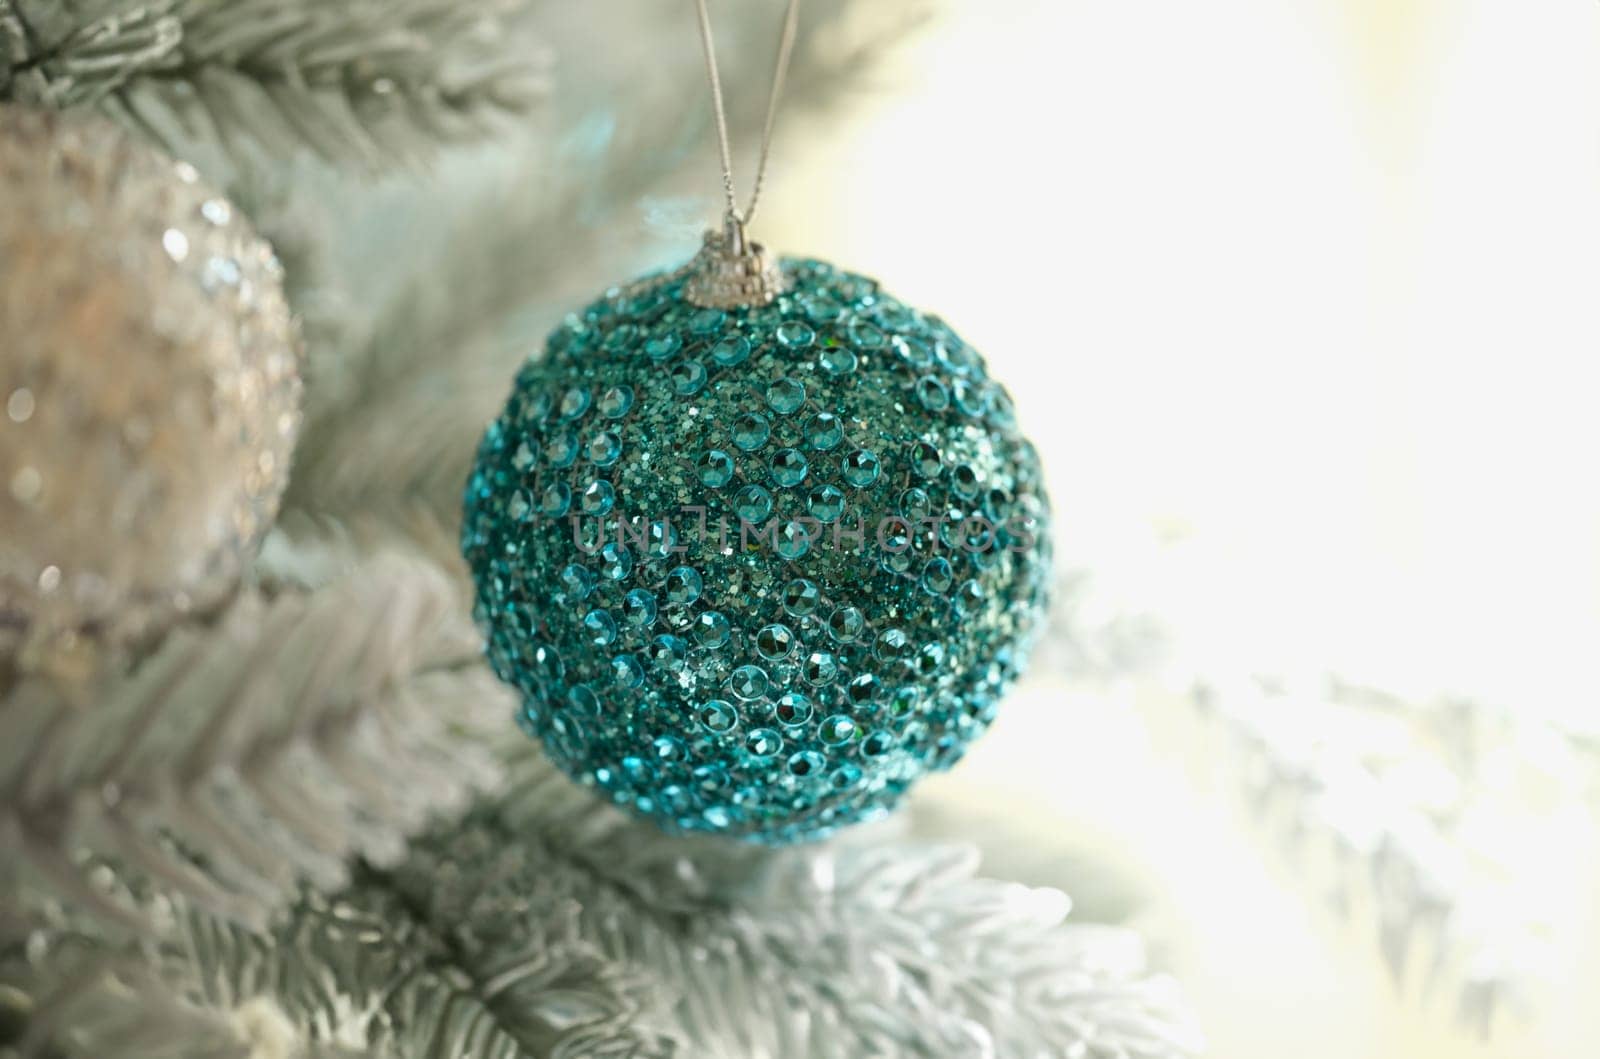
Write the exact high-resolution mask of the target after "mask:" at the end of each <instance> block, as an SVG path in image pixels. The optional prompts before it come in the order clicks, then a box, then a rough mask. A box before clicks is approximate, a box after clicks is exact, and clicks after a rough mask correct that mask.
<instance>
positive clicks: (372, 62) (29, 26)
mask: <svg viewBox="0 0 1600 1059" xmlns="http://www.w3.org/2000/svg"><path fill="white" fill-rule="evenodd" d="M515 6H516V5H515V4H513V3H510V2H508V0H479V2H474V3H463V2H458V0H396V2H382V0H232V2H229V3H213V2H207V0H148V2H143V3H132V2H121V3H105V2H101V3H90V4H84V3H76V4H64V5H63V4H47V3H40V2H37V0H0V42H4V41H5V39H6V38H9V40H10V48H9V53H10V60H9V61H8V62H7V63H6V65H5V66H4V67H0V98H5V97H9V98H13V99H17V100H21V101H24V102H36V103H43V104H46V105H51V106H71V105H76V104H84V103H90V104H99V105H101V106H103V107H105V108H107V109H108V110H110V111H111V112H112V113H114V114H115V115H116V116H118V117H120V118H121V119H123V120H124V121H126V122H128V123H130V124H133V125H136V126H139V127H141V128H143V129H144V130H145V131H146V132H148V133H149V134H151V135H153V136H155V137H156V138H157V139H158V140H160V141H162V142H164V143H167V144H168V145H169V146H171V145H174V144H175V143H179V142H184V141H200V142H206V141H215V142H220V143H222V144H224V145H226V146H227V147H229V148H230V149H231V150H232V151H233V152H235V153H238V154H244V153H247V152H249V151H251V150H257V151H259V152H261V153H262V154H263V155H264V156H265V157H267V158H273V157H277V156H280V155H281V154H282V153H283V152H284V151H285V150H287V149H292V148H294V147H296V146H302V145H303V146H309V147H310V148H312V149H313V150H314V151H316V152H317V153H319V154H321V155H322V156H324V157H325V158H328V159H330V160H334V161H340V162H354V163H356V164H358V165H362V166H366V167H368V168H377V167H380V166H383V165H387V164H391V163H393V162H396V161H405V160H409V159H412V158H416V157H418V156H419V155H420V154H421V153H423V151H424V150H425V148H426V145H428V144H430V143H439V142H450V141H455V140H461V139H465V138H474V137H479V136H482V135H483V134H485V133H486V132H488V131H490V130H491V129H493V128H495V127H496V126H495V125H494V123H493V120H492V119H493V118H494V117H496V116H498V115H504V114H512V113H518V112H521V111H523V110H525V109H527V108H528V107H529V106H530V105H531V104H532V103H533V102H534V101H535V100H536V99H537V98H539V96H540V95H541V94H542V92H543V89H544V87H545V75H544V66H545V54H544V52H542V51H541V50H540V49H537V48H532V47H530V46H529V45H528V44H527V42H526V41H522V40H519V39H518V38H517V37H516V36H515V35H510V34H507V33H506V32H505V31H504V26H505V23H506V20H507V19H508V17H509V16H510V15H511V14H513V13H514V8H515ZM4 51H6V49H3V48H0V52H4Z"/></svg>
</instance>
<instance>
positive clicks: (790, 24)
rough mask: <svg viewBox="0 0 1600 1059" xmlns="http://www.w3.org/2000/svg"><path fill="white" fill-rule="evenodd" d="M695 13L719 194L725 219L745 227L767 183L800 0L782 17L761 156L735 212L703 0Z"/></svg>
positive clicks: (723, 117) (719, 89) (719, 87)
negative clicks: (713, 125) (746, 200)
mask: <svg viewBox="0 0 1600 1059" xmlns="http://www.w3.org/2000/svg"><path fill="white" fill-rule="evenodd" d="M695 10H696V12H697V13H698V14H699V16H700V44H701V47H703V48H704V49H705V54H706V79H707V80H709V81H710V82H711V110H712V113H713V114H714V115H715V116H716V122H717V148H718V150H719V152H720V154H721V159H722V193H723V196H724V198H725V199H726V203H727V205H726V212H727V216H728V217H729V218H730V219H732V220H735V221H738V222H739V223H740V224H746V223H748V222H749V221H750V219H751V218H752V217H754V216H755V212H756V204H757V203H758V202H760V201H761V188H762V186H763V185H764V184H765V183H766V179H767V158H768V157H769V156H770V155H771V153H772V128H773V125H774V124H776V122H777V117H778V99H779V97H780V96H781V95H782V94H783V80H784V77H785V76H786V75H787V74H788V71H789V58H790V56H791V55H792V54H793V53H794V39H795V34H796V30H797V29H798V27H799V25H800V0H789V6H788V9H787V10H786V11H785V12H784V15H783V32H782V34H781V35H780V36H779V38H778V58H777V62H776V64H775V66H774V69H773V72H772V89H771V91H770V92H769V93H768V94H767V120H766V125H765V126H764V127H763V128H762V130H761V154H760V157H759V158H758V159H757V161H756V180H755V184H754V186H753V189H752V190H751V192H750V205H749V206H747V207H745V210H744V212H743V213H741V212H739V201H738V195H737V193H736V192H735V191H734V184H733V153H732V151H731V150H730V148H729V146H728V115H727V112H726V110H725V108H724V107H723V102H722V78H721V77H720V76H718V74H717V46H716V42H715V41H714V40H713V39H712V36H711V15H710V13H709V12H708V11H707V10H706V0H695Z"/></svg>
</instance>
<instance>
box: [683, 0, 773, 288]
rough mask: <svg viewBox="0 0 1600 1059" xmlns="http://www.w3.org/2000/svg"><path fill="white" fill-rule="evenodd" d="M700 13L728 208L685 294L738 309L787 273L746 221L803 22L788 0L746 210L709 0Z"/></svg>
mask: <svg viewBox="0 0 1600 1059" xmlns="http://www.w3.org/2000/svg"><path fill="white" fill-rule="evenodd" d="M695 10H696V12H697V14H698V15H699V19H700V44H701V46H702V47H703V48H704V50H705V57H706V79H707V80H708V81H709V82H710V84H711V110H712V113H713V115H714V116H715V117H716V126H717V148H718V152H719V155H720V158H721V162H722V191H723V195H724V199H725V203H726V205H725V208H724V210H723V216H722V229H721V231H717V230H715V229H713V230H710V231H708V232H706V236H705V242H704V244H703V245H702V246H701V248H700V252H699V253H698V254H696V255H695V259H694V260H693V261H692V262H690V274H689V279H688V281H687V282H686V283H685V284H684V297H685V298H686V299H688V301H689V302H690V303H691V304H694V305H699V306H703V307H706V308H714V309H737V308H745V307H748V306H752V305H766V304H767V303H768V302H770V301H772V299H774V298H776V297H777V296H778V294H779V293H781V292H782V290H783V288H784V280H783V273H782V272H781V271H780V270H779V269H778V267H777V264H776V263H775V262H773V261H771V260H769V259H768V257H767V253H766V248H765V247H763V246H762V245H761V244H760V243H756V242H752V241H750V239H748V238H747V237H746V235H745V226H746V225H747V224H749V222H750V219H751V218H752V217H754V216H755V212H756V205H757V203H759V202H760V201H761V189H762V187H763V185H764V184H765V183H766V178H767V159H768V158H769V157H770V155H771V152H772V129H773V125H774V124H775V123H776V120H777V115H778V100H779V98H780V96H781V95H782V94H783V80H784V77H785V75H786V74H787V73H788V70H789V58H790V56H791V55H792V54H793V52H794V40H795V33H796V29H797V28H798V26H799V23H800V0H789V6H788V9H787V10H786V11H785V12H784V17H783V32H782V34H781V35H780V36H779V38H778V58H777V62H776V64H775V66H774V69H773V74H772V88H771V90H770V92H769V93H768V95H767V119H766V123H765V125H764V127H763V128H762V131H761V154H760V157H759V158H758V159H757V161H756V179H755V184H754V185H753V187H752V190H751V192H750V204H749V206H747V207H746V208H745V209H744V211H743V212H742V213H741V212H740V210H739V203H738V196H737V194H736V192H735V190H734V181H733V152H732V150H731V149H730V147H729V145H728V118H727V112H726V110H725V108H724V106H723V99H722V79H721V77H720V76H719V75H718V73H717V49H716V43H715V42H714V40H713V39H712V34H711V15H710V13H709V12H708V11H707V10H706V0H695Z"/></svg>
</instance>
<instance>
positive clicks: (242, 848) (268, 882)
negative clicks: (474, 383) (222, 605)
mask: <svg viewBox="0 0 1600 1059" xmlns="http://www.w3.org/2000/svg"><path fill="white" fill-rule="evenodd" d="M269 556H272V557H269V558H268V559H267V560H266V561H265V562H264V566H265V567H266V568H267V571H268V572H267V576H265V577H264V578H263V580H262V582H261V583H260V584H258V585H256V586H254V587H252V588H249V589H247V590H245V591H243V592H241V593H240V595H239V596H238V597H237V599H236V600H234V601H233V603H232V604H231V605H230V606H229V607H228V608H227V609H226V610H225V611H223V612H222V613H221V614H220V615H218V616H217V617H216V618H215V620H213V621H211V622H209V623H206V624H200V625H195V626H191V627H180V628H179V629H177V630H175V631H174V632H173V633H172V634H170V635H169V636H168V637H167V638H166V640H165V641H164V642H163V643H162V644H161V645H160V647H159V648H158V649H156V650H155V651H154V653H152V654H151V655H150V656H149V657H147V658H145V659H143V660H142V661H141V662H139V663H138V664H137V665H136V666H135V667H134V668H133V669H132V671H131V672H128V673H126V674H118V675H113V676H111V677H109V678H107V679H106V680H105V681H104V682H103V683H102V684H101V685H100V686H99V687H96V688H94V689H91V691H90V692H89V693H88V694H87V695H86V696H84V701H83V702H82V703H81V704H74V703H72V702H69V701H66V700H64V699H63V698H62V697H61V696H60V695H59V694H58V693H57V692H56V689H55V688H54V687H53V686H51V685H49V684H47V683H44V682H24V683H22V684H20V685H18V686H17V687H16V688H14V689H13V691H12V692H11V694H10V695H9V696H8V697H7V699H6V700H5V701H4V702H3V703H0V791H3V792H4V797H3V799H0V802H3V806H4V808H3V809H0V861H3V862H4V863H5V865H6V869H5V871H4V881H5V883H6V891H7V893H6V897H7V899H6V901H5V902H4V908H5V910H6V913H7V915H6V918H7V919H8V920H12V919H21V920H22V921H23V922H24V924H25V923H26V922H27V921H29V920H30V918H32V917H33V915H34V914H35V913H37V912H38V911H39V909H40V908H41V907H43V906H49V905H54V904H57V903H64V904H66V905H67V906H69V907H72V908H76V909H81V910H88V911H92V912H93V913H94V914H95V915H96V916H98V917H99V918H101V919H103V920H106V921H115V922H120V923H122V924H123V925H125V926H127V927H131V928H133V929H135V930H140V929H145V928H148V927H150V926H151V923H150V922H149V917H148V915H147V914H146V911H145V910H144V909H142V908H141V907H140V904H139V902H138V901H131V900H127V899H126V897H127V895H126V894H124V893H122V892H121V891H120V890H119V889H118V888H114V887H113V888H106V887H100V886H97V885H96V879H97V878H98V877H99V873H100V869H99V867H98V866H99V865H100V864H101V863H102V862H110V863H113V864H116V865H119V866H122V867H124V868H126V869H128V870H130V871H132V872H133V873H134V874H135V875H136V876H137V877H138V878H141V879H145V880H148V881H149V882H150V883H151V884H152V885H153V886H154V887H155V888H156V889H157V890H159V891H162V892H170V893H174V894H179V895H182V896H184V897H185V898H186V899H187V900H188V901H190V902H193V903H195V904H196V905H198V906H200V907H203V908H206V909H208V910H209V911H211V912H213V913H215V914H216V915H218V916H220V917H222V918H226V919H235V920H238V921H240V922H243V923H249V924H254V925H260V924H262V923H264V922H265V921H266V918H267V917H268V916H269V915H270V912H271V911H272V909H274V908H275V907H278V906H280V905H281V904H282V903H283V902H284V901H285V900H286V899H287V898H288V897H289V896H292V894H293V892H294V887H295V886H296V884H297V883H298V882H299V881H300V880H302V879H309V880H311V881H313V882H314V883H315V884H317V885H320V886H323V887H326V888H331V887H335V886H338V885H340V884H341V883H342V882H343V880H344V879H345V878H346V876H347V863H348V861H349V859H350V858H351V857H352V856H354V855H356V854H361V855H365V856H368V857H372V858H375V859H378V860H384V859H387V858H392V857H394V856H395V855H397V854H398V853H399V852H400V851H401V850H402V849H403V844H404V839H405V837H406V836H407V835H409V834H410V833H412V832H414V831H415V830H416V829H418V828H419V827H421V826H422V825H423V824H424V823H425V822H426V821H427V820H428V819H429V818H430V817H431V816H432V815H433V814H434V813H436V812H439V811H444V810H448V809H449V808H450V807H451V806H452V805H459V804H461V803H462V801H463V799H464V798H465V797H466V796H467V794H468V793H469V792H470V791H471V790H473V789H475V788H477V787H480V786H482V785H485V784H488V783H491V782H492V781H493V779H494V778H495V776H496V775H497V771H498V770H497V768H496V766H495V764H494V761H493V759H492V758H491V757H490V756H489V754H488V753H487V752H486V751H485V750H483V749H482V748H481V747H480V746H479V745H478V744H477V743H476V742H474V741H473V740H472V739H471V738H470V735H471V732H472V729H473V728H474V727H475V726H477V725H481V724H482V723H483V722H484V718H485V716H486V714H493V715H495V720H496V721H498V720H500V718H501V716H503V712H504V710H505V709H506V706H505V702H506V699H505V697H504V692H503V690H502V689H500V688H499V687H498V686H497V685H494V684H492V682H491V681H489V680H488V679H487V678H486V677H485V676H484V674H483V673H482V671H481V668H480V667H479V666H478V665H477V661H476V658H477V651H476V644H477V640H476V637H475V634H474V633H473V632H472V630H471V627H470V624H469V623H467V622H466V620H465V617H464V616H463V615H462V614H461V613H460V611H459V603H458V599H457V596H456V593H455V588H454V585H453V584H452V582H451V581H450V579H449V577H448V576H447V575H446V574H444V573H443V572H442V571H441V570H440V569H439V568H437V567H436V566H434V565H433V564H431V563H428V562H426V561H423V560H420V559H417V558H414V557H411V556H408V555H405V554H402V553H394V552H388V553H385V552H378V553H376V554H373V555H371V556H370V557H369V558H365V559H363V560H361V561H359V562H351V561H349V559H348V557H347V556H343V555H341V554H340V553H338V552H337V551H333V550H328V549H322V548H313V549H308V550H302V551H292V550H286V549H282V548H276V547H275V548H273V549H270V551H269ZM274 566H275V567H276V569H275V570H274V569H273V568H274ZM340 567H344V569H340ZM8 926H13V927H14V926H16V924H14V923H11V924H8ZM8 933H9V931H8Z"/></svg>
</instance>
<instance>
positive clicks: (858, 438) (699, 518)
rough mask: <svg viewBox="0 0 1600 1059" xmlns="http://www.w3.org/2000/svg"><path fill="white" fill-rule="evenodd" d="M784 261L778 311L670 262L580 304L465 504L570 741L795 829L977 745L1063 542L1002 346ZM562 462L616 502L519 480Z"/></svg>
mask: <svg viewBox="0 0 1600 1059" xmlns="http://www.w3.org/2000/svg"><path fill="white" fill-rule="evenodd" d="M782 267H783V269H784V271H785V273H786V276H787V279H788V289H787V290H786V292H785V293H784V294H782V295H780V296H779V297H778V298H777V299H776V300H775V301H774V302H772V303H771V304H769V305H764V306H760V307H756V308H749V309H728V310H723V309H705V308H696V307H695V306H692V305H690V304H688V303H687V302H686V301H685V300H684V296H683V289H682V280H680V279H662V280H659V281H656V282H654V283H645V284H641V285H636V286H635V287H633V288H629V289H627V290H616V291H611V292H608V294H607V295H606V296H605V297H603V298H601V299H600V300H599V301H597V302H595V303H594V304H592V305H590V306H589V307H588V308H586V309H585V310H583V311H582V312H581V313H576V314H573V315H571V316H569V317H568V318H567V319H566V320H565V321H564V322H563V323H562V324H561V325H560V326H559V327H557V328H556V330H555V331H554V333H553V334H552V335H551V336H550V340H549V343H548V345H547V348H546V349H545V351H544V353H543V354H542V355H540V356H536V357H534V358H532V359H530V360H529V361H528V363H527V364H526V365H525V366H524V367H523V369H522V371H521V372H520V373H519V375H518V377H517V379H516V383H515V386H514V388H513V391H512V394H511V398H510V400H509V401H508V402H507V404H506V407H505V410H504V411H503V412H502V413H501V415H500V416H499V417H498V418H497V419H496V420H495V421H494V422H493V423H491V424H490V425H489V428H488V430H487V432H486V433H485V435H484V438H483V442H482V445H481V446H480V448H479V452H478V460H477V464H476V466H475V468H474V470H473V473H472V476H471V480H470V482H469V483H468V486H467V492H466V505H465V518H464V523H463V528H462V549H463V552H464V554H465V555H466V557H467V560H468V562H469V564H470V565H471V567H472V571H473V574H474V578H475V581H476V585H477V597H476V608H475V611H476V616H477V618H478V621H479V623H480V625H481V626H482V627H483V629H484V630H485V633H486V635H487V639H488V647H487V650H488V656H489V660H490V663H491V664H492V666H493V667H494V669H495V672H496V673H498V674H499V676H500V677H501V678H502V679H503V680H505V681H507V682H508V683H510V684H512V685H514V686H515V687H517V688H518V689H519V690H520V691H521V693H522V697H523V703H522V706H521V709H520V712H519V715H518V721H519V723H520V724H521V725H522V727H523V728H524V729H525V730H526V731H527V732H529V733H530V734H531V735H534V736H536V737H537V738H539V739H541V740H543V742H544V744H545V746H546V748H547V750H548V751H549V753H550V756H551V757H552V758H553V759H554V760H555V762H556V763H557V764H558V765H560V766H561V768H562V769H564V770H565V771H566V772H567V773H569V774H570V775H572V776H574V777H575V778H577V779H578V780H579V781H580V782H583V783H586V784H592V785H593V786H595V787H597V788H599V789H600V790H602V791H603V792H605V793H606V794H607V795H608V796H609V797H610V798H611V799H612V800H614V801H615V802H616V803H618V804H619V805H622V806H624V807H627V808H629V809H631V810H633V811H635V812H637V813H639V814H642V815H644V816H646V817H649V818H651V819H654V820H656V821H657V822H659V823H660V824H661V825H662V826H664V827H666V828H668V829H669V830H681V831H707V832H716V833H721V834H727V835H734V836H739V837H744V838H749V839H755V840H760V841H766V842H773V843H782V842H789V841H795V840H799V839H805V838H811V837H815V836H818V835H821V834H825V833H827V832H828V831H831V830H833V829H835V828H837V827H840V826H842V825H845V824H849V823H852V822H855V821H859V820H864V819H869V818H871V817H874V816H878V815H881V814H882V813H884V812H885V811H887V810H888V809H889V808H891V807H892V806H893V805H894V804H895V803H896V802H897V801H898V800H899V798H900V797H901V796H902V794H904V792H905V791H906V790H907V789H908V788H909V786H910V785H911V784H912V783H913V782H914V781H915V780H916V779H917V778H918V777H920V776H922V775H924V774H926V773H927V772H929V771H932V770H937V769H942V768H946V767H948V766H950V765H951V764H953V763H954V762H955V761H956V760H957V759H959V758H960V756H961V755H962V753H963V752H964V751H965V749H966V747H967V746H968V745H969V744H970V743H971V741H972V740H973V739H974V738H976V737H977V736H978V735H979V734H981V733H982V732H983V730H984V729H985V728H986V727H987V726H988V724H989V722H990V721H991V720H992V719H993V716H994V712H995V708H996V704H997V702H998V700H999V698H1000V696H1001V695H1002V693H1003V692H1004V691H1005V689H1006V688H1007V686H1008V685H1009V684H1010V683H1011V682H1012V680H1014V679H1015V677H1016V676H1017V674H1018V672H1019V671H1020V669H1021V666H1022V664H1023V660H1024V657H1025V655H1026V653H1027V649H1028V647H1029V646H1030V644H1031V642H1032V639H1033V637H1034V635H1035V633H1036V631H1037V629H1038V626H1039V623H1040V619H1041V616H1042V613H1043V608H1044V604H1045V593H1046V589H1047V585H1048V583H1049V565H1050V545H1049V527H1048V519H1049V505H1048V501H1047V499H1046V497H1045V495H1044V492H1043V484H1042V481H1041V476H1040V472H1039V464H1038V458H1037V455H1036V453H1035V452H1034V449H1033V446H1032V445H1031V444H1030V443H1029V442H1028V441H1027V440H1026V439H1025V438H1023V437H1022V436H1021V434H1020V433H1019V432H1018V431H1017V429H1016V425H1015V423H1014V419H1013V415H1012V409H1011V401H1010V399H1009V397H1008V396H1007V395H1006V393H1005V390H1004V389H1003V388H1002V387H1000V386H999V385H997V384H996V383H994V382H992V381H990V380H989V379H988V378H987V376H986V374H985V368H984V364H983V360H982V358H981V357H980V356H979V355H978V354H977V353H976V352H975V351H973V350H972V349H971V348H969V347H968V346H967V345H966V344H965V343H963V342H962V340H961V339H960V338H959V337H957V336H956V334H955V333H954V332H953V331H951V330H950V328H949V327H948V326H946V325H945V324H944V323H943V322H942V321H940V320H939V319H938V318H936V317H933V316H931V315H927V314H924V313H920V312H918V311H916V310H914V309H911V308H909V307H907V306H905V305H903V304H902V303H900V302H898V301H896V300H895V299H894V298H892V297H890V296H888V295H887V294H885V293H884V292H883V291H882V290H880V289H879V287H878V285H877V283H876V282H874V281H873V280H870V279H867V278H865V277H862V276H858V275H854V274H851V273H847V272H843V271H840V270H837V269H835V268H833V267H832V266H830V265H827V264H824V263H822V262H817V261H785V262H784V263H783V265H782ZM623 393H626V394H627V395H628V396H627V397H626V398H621V397H618V396H616V395H619V394H623ZM595 395H605V396H601V397H596V396H595ZM952 395H959V397H953V396H952ZM530 456H531V457H532V458H529V457H530ZM557 487H559V488H557ZM552 489H554V490H555V493H554V495H555V496H557V497H558V498H559V499H560V501H561V502H560V503H557V504H554V505H553V507H554V508H563V509H564V508H565V506H566V498H568V497H576V498H588V497H594V496H604V497H605V500H606V502H605V503H603V504H584V503H581V502H580V503H577V504H574V506H573V507H572V509H571V513H570V514H567V515H565V516H564V517H559V518H551V517H542V516H541V515H540V512H539V510H538V508H537V504H536V503H535V502H528V501H519V500H518V497H519V496H525V497H532V498H538V497H541V496H546V495H551V491H552ZM586 512H592V513H586Z"/></svg>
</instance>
